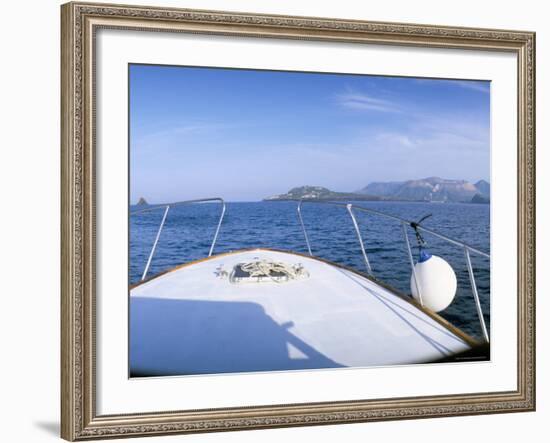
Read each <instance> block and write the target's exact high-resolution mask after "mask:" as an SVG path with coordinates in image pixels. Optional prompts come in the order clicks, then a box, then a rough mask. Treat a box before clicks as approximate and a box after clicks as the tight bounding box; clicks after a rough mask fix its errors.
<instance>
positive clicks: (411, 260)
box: [401, 223, 424, 306]
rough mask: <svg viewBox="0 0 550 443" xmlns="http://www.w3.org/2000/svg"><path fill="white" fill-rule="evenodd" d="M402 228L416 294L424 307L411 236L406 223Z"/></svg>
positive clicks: (402, 224)
mask: <svg viewBox="0 0 550 443" xmlns="http://www.w3.org/2000/svg"><path fill="white" fill-rule="evenodd" d="M401 227H402V228H403V236H404V237H405V243H406V245H407V252H408V254H409V262H410V263H411V269H412V274H413V280H414V285H415V287H416V293H417V294H418V298H419V300H420V305H421V306H424V302H423V301H422V292H421V291H420V282H419V281H418V278H416V268H415V267H414V259H413V255H412V250H411V243H410V242H409V236H408V234H407V225H406V224H405V223H401Z"/></svg>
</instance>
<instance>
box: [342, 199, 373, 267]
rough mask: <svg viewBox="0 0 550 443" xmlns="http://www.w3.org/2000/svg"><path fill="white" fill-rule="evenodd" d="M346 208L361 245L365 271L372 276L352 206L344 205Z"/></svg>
mask: <svg viewBox="0 0 550 443" xmlns="http://www.w3.org/2000/svg"><path fill="white" fill-rule="evenodd" d="M346 208H347V209H348V212H349V215H350V216H351V220H352V221H353V227H354V228H355V233H356V234H357V239H358V240H359V244H360V245H361V252H362V253H363V259H364V260H365V265H367V271H368V272H369V274H372V268H371V266H370V263H369V258H368V257H367V253H366V252H365V245H364V244H363V238H362V237H361V231H359V225H358V224H357V220H355V215H354V214H353V209H352V208H353V205H352V204H351V203H348V204H347V205H346Z"/></svg>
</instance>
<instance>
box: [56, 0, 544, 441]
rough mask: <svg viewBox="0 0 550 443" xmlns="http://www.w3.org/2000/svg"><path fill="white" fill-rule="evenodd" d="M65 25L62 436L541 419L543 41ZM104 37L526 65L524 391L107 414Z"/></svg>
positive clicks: (98, 22)
mask: <svg viewBox="0 0 550 443" xmlns="http://www.w3.org/2000/svg"><path fill="white" fill-rule="evenodd" d="M61 19H62V20H61V22H62V40H61V48H62V59H61V75H62V97H61V102H62V111H61V112H62V114H61V122H62V127H61V140H62V147H61V150H62V177H61V200H62V205H61V211H62V212H61V218H62V225H61V239H62V249H61V251H62V252H61V264H62V276H61V282H62V285H61V287H62V301H61V319H62V325H61V332H62V333H61V349H62V356H61V410H62V413H61V422H62V423H61V435H62V437H63V438H65V439H67V440H70V441H74V440H87V439H96V438H108V437H123V436H124V437H129V436H146V435H159V434H177V433H196V432H214V431H226V430H239V429H261V428H271V427H284V426H309V425H321V424H336V423H352V422H367V421H380V420H397V419H405V418H426V417H443V416H459V415H473V414H490V413H502V412H520V411H533V410H534V409H535V35H534V33H531V32H524V31H503V30H491V29H471V28H454V27H445V26H433V25H416V24H401V23H400V24H397V23H379V22H362V21H353V20H341V19H326V18H308V17H287V16H269V15H258V14H247V13H233V12H218V11H199V10H184V9H167V8H156V7H134V6H123V5H108V4H91V3H80V2H75V3H68V4H65V5H63V6H62V7H61ZM99 29H114V30H120V31H144V32H145V31H154V32H168V33H176V32H177V33H192V34H205V35H219V36H231V37H235V36H238V37H261V38H270V39H283V40H288V41H290V40H310V41H325V42H333V43H339V42H341V43H356V44H359V45H361V44H382V45H389V46H408V47H423V48H434V49H435V48H448V49H473V50H481V51H488V52H507V53H511V54H514V55H515V56H516V57H517V79H518V83H517V116H518V121H517V125H518V133H517V159H518V169H517V184H518V186H517V195H518V202H517V203H518V213H517V226H518V231H517V254H518V255H517V283H518V284H517V288H516V293H517V331H518V332H517V336H518V341H517V389H516V390H511V391H504V392H488V393H486V392H479V393H464V394H455V395H438V396H416V397H407V398H391V399H368V400H353V401H351V400H345V401H331V402H321V403H299V404H296V403H294V404H280V405H276V406H273V405H250V406H246V407H234V408H208V409H193V410H182V411H156V412H151V413H139V414H137V413H133V411H125V412H124V413H122V414H119V415H98V414H97V410H96V401H97V397H96V395H97V391H96V334H95V331H96V323H97V317H96V249H97V236H96V222H95V221H96V194H95V188H96V184H97V180H98V179H99V178H98V175H97V170H96V166H95V165H96V163H95V153H96V147H95V144H96V127H95V124H96V122H95V116H96V102H95V100H96V95H95V92H96V87H97V78H96V71H95V53H96V52H95V51H96V46H95V45H96V40H95V37H96V32H97V31H98V30H99ZM496 161H498V159H497V160H496ZM496 278H498V276H496ZM510 291H512V288H511V289H510Z"/></svg>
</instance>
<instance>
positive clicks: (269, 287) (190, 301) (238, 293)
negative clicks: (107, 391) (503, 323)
mask: <svg viewBox="0 0 550 443" xmlns="http://www.w3.org/2000/svg"><path fill="white" fill-rule="evenodd" d="M257 259H268V260H272V261H280V262H285V263H287V264H290V265H294V264H297V263H301V264H302V265H303V266H304V268H305V269H306V270H307V272H308V273H309V277H306V278H303V279H298V280H291V281H288V282H282V283H277V282H275V281H265V282H259V283H231V282H230V281H229V278H227V277H220V276H219V270H220V267H221V269H223V270H225V271H227V272H230V271H231V269H232V268H233V266H235V265H236V264H238V263H242V262H249V261H253V260H257ZM130 309H131V315H130V372H131V375H133V376H158V375H183V374H212V373H228V372H252V371H274V370H295V369H312V368H338V367H367V366H384V365H395V364H412V363H423V362H430V361H435V360H439V359H441V358H445V357H448V356H450V355H453V354H455V353H459V352H463V351H466V350H468V349H470V344H468V342H467V341H466V338H465V337H463V336H462V337H461V335H460V334H459V333H458V332H457V331H454V330H453V329H452V328H449V327H447V326H446V325H445V324H444V323H443V322H441V321H438V317H437V316H435V315H431V314H429V313H427V312H424V311H423V310H422V309H420V308H419V307H417V306H416V305H414V304H413V303H411V302H410V301H408V300H406V299H404V298H402V297H400V296H399V295H397V294H395V293H393V292H392V291H390V290H389V289H387V288H385V287H382V286H380V285H379V284H377V283H376V282H374V281H372V280H370V279H368V278H366V277H364V276H362V275H360V274H358V273H356V272H353V271H351V270H348V269H345V268H342V267H339V266H337V265H334V264H331V263H330V262H325V261H322V260H319V259H316V258H314V257H308V256H302V255H298V254H293V253H291V252H282V251H272V250H267V249H256V250H247V251H237V252H233V253H228V254H221V255H217V256H213V257H210V258H208V259H205V260H202V261H198V262H192V263H189V264H186V265H182V266H180V267H178V268H175V269H174V270H172V271H169V272H167V273H164V274H161V275H159V276H157V277H154V278H152V279H151V280H149V281H146V282H144V283H141V284H139V285H137V286H136V287H134V288H133V289H131V292H130Z"/></svg>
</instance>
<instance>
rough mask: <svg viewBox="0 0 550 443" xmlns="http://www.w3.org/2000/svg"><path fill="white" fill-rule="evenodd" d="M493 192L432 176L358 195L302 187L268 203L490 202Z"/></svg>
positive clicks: (374, 187)
mask: <svg viewBox="0 0 550 443" xmlns="http://www.w3.org/2000/svg"><path fill="white" fill-rule="evenodd" d="M490 192H491V187H490V184H489V183H488V182H487V181H485V180H479V181H478V182H476V183H470V182H468V181H466V180H451V179H444V178H439V177H428V178H424V179H419V180H407V181H400V182H373V183H370V184H368V185H367V186H365V187H364V188H361V189H359V190H358V191H355V192H336V191H331V190H330V189H327V188H324V187H322V186H300V187H296V188H292V189H291V190H290V191H288V192H287V193H286V194H278V195H273V196H271V197H266V198H264V201H280V200H299V199H311V200H355V201H358V200H362V201H381V200H382V201H410V202H433V203H447V202H448V203H489V201H490V200H489V199H490Z"/></svg>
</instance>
